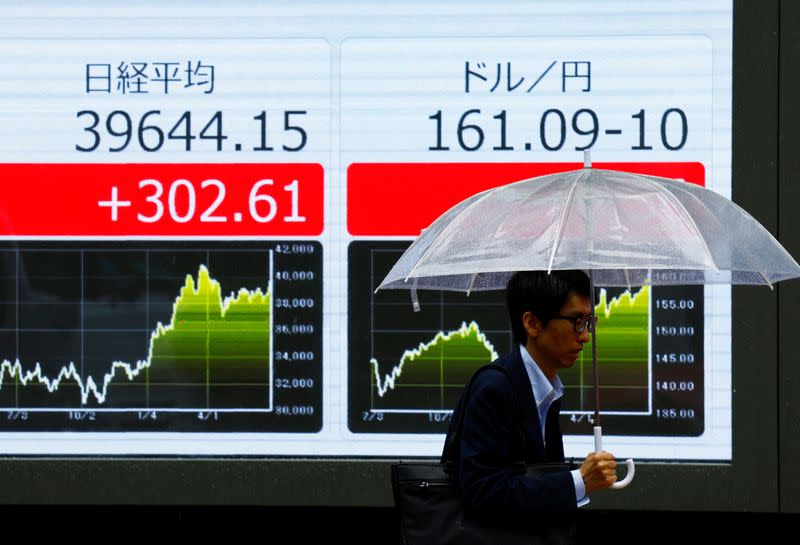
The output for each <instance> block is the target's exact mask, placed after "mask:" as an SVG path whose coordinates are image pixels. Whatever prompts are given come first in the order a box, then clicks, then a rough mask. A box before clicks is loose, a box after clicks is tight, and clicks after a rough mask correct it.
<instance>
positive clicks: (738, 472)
mask: <svg viewBox="0 0 800 545" xmlns="http://www.w3.org/2000/svg"><path fill="white" fill-rule="evenodd" d="M733 26H734V37H733V49H734V84H733V89H734V90H733V158H732V165H733V197H734V200H736V201H737V202H739V203H741V204H742V205H743V206H745V208H747V209H748V211H750V212H751V214H753V215H754V216H755V217H756V218H757V219H758V220H759V221H761V222H762V223H763V224H764V225H765V226H766V227H767V228H768V229H770V230H771V231H772V232H773V234H775V235H777V236H778V238H779V240H780V241H781V242H782V243H783V244H784V245H785V246H786V248H787V250H789V252H790V253H791V254H793V255H794V256H800V210H797V209H796V208H797V207H798V205H800V134H799V133H800V98H798V97H800V2H797V1H795V0H762V1H760V2H752V1H746V0H737V1H735V2H734V25H733ZM799 309H800V281H790V282H786V283H784V284H781V285H779V286H778V287H776V289H775V291H774V292H768V291H766V289H765V288H752V287H744V288H735V289H734V308H733V312H734V330H733V339H734V341H733V342H734V347H733V352H734V363H733V388H734V393H733V404H734V414H733V424H734V460H733V462H732V463H731V464H718V465H709V466H701V465H697V466H691V467H690V466H685V465H682V464H681V465H673V466H670V465H664V464H661V465H658V464H643V465H642V466H641V468H640V469H639V470H637V486H636V487H635V488H636V490H631V491H627V490H626V491H625V492H621V493H618V494H612V493H607V494H606V495H602V494H598V495H597V498H593V500H592V508H591V509H590V510H586V511H582V512H580V513H579V524H580V528H581V529H582V535H583V536H584V538H585V539H584V540H583V541H584V542H589V540H590V539H591V541H592V542H594V543H597V542H600V543H604V542H606V540H608V541H609V542H614V543H634V542H636V543H640V542H645V543H668V542H669V543H673V542H682V543H700V542H703V543H706V542H709V541H712V542H718V541H721V540H723V539H730V540H731V541H733V540H734V539H736V540H737V541H738V540H744V539H754V538H761V540H764V538H766V540H767V541H772V539H770V538H772V537H774V536H776V535H777V534H776V532H778V531H780V530H781V529H789V530H793V528H795V527H796V525H797V523H798V522H800V521H799V520H798V516H797V515H792V514H790V513H800V463H799V462H798V460H800V433H799V432H800V358H798V356H797V355H796V350H797V349H796V348H795V343H794V341H795V339H796V338H797V337H798V334H799V333H798V332H797V325H798V324H799V323H800V316H799V315H798V312H800V310H799ZM389 463H390V462H388V461H385V462H369V461H346V460H337V461H308V460H305V461H304V460H293V461H289V460H285V461H271V462H254V461H223V462H220V461H203V460H192V461H188V460H161V461H142V460H135V461H131V460H97V461H90V462H87V461H86V460H53V459H50V460H35V461H34V460H14V459H5V460H0V474H1V475H4V483H3V485H2V486H0V501H3V499H4V498H5V501H6V502H7V501H9V498H10V497H12V496H11V495H10V493H9V492H10V491H11V492H13V497H14V498H15V500H14V501H16V502H29V503H31V504H35V503H41V502H42V501H43V499H44V498H46V500H45V501H47V502H49V503H52V504H55V505H53V506H50V507H44V506H31V507H21V506H18V507H13V508H4V509H3V513H4V515H5V517H4V519H5V520H9V521H12V520H13V521H16V522H17V523H18V524H20V525H25V526H28V527H30V525H32V524H36V525H38V526H37V527H38V528H39V529H41V531H44V532H47V531H50V530H52V531H53V532H54V533H55V532H56V531H58V532H59V533H61V532H63V531H64V529H65V528H70V527H73V525H74V527H76V528H77V527H84V526H85V527H93V528H94V529H95V531H108V530H112V529H117V528H126V533H127V532H130V533H132V534H133V535H138V534H139V532H141V535H145V534H154V533H156V532H155V530H154V527H155V526H157V525H160V526H162V527H163V531H165V532H168V533H171V532H174V533H175V534H176V535H183V536H185V535H187V534H193V535H200V536H202V535H205V532H206V531H225V532H227V531H231V530H236V531H237V533H238V531H243V532H245V533H246V534H247V536H248V537H249V538H250V539H254V540H256V539H257V540H258V541H262V540H267V539H273V538H275V537H277V536H279V535H286V533H287V532H288V533H291V534H294V535H293V538H292V541H293V542H294V543H304V542H318V543H325V542H328V541H333V538H334V537H337V538H340V537H344V538H345V539H347V540H348V543H387V544H392V543H399V535H398V533H397V530H396V524H395V522H396V521H395V518H394V513H393V511H392V509H391V508H390V507H389V505H390V504H391V496H390V490H389V487H388V465H389ZM148 484H150V485H152V486H148ZM2 490H5V493H3V492H2ZM165 490H167V492H166V493H165V492H164V491H165ZM215 498H218V499H217V500H215ZM85 503H89V504H98V505H100V504H106V505H104V506H102V507H93V506H73V507H63V505H65V504H85ZM194 503H219V504H227V505H234V506H233V507H189V506H190V505H191V504H194ZM109 504H110V505H109ZM121 504H126V506H125V507H122V506H121ZM147 504H165V505H170V506H162V507H143V505H147ZM257 504H261V505H271V507H253V505H257ZM113 505H120V506H118V507H114V506H113ZM137 505H138V507H137ZM236 505H248V507H235V506H236ZM312 505H313V506H312ZM642 509H646V510H642ZM42 521H45V522H47V524H46V525H42Z"/></svg>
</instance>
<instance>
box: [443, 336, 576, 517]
mask: <svg viewBox="0 0 800 545" xmlns="http://www.w3.org/2000/svg"><path fill="white" fill-rule="evenodd" d="M494 363H495V364H497V365H501V366H503V367H505V368H506V369H508V371H509V373H510V375H511V378H512V380H513V381H514V384H513V385H512V384H511V383H510V382H509V380H508V378H507V377H506V375H505V374H504V373H501V372H500V371H497V370H487V371H484V372H482V373H480V374H479V375H478V376H477V377H476V379H475V381H474V383H473V385H472V389H471V390H470V392H469V395H468V399H467V403H466V406H465V409H464V422H463V430H462V438H461V443H460V459H459V461H460V463H459V466H458V475H457V478H458V482H459V487H460V490H461V496H462V501H463V503H464V507H465V509H466V510H467V512H472V513H476V514H480V515H486V516H494V515H495V514H497V515H504V516H508V515H510V516H514V515H518V514H531V513H534V512H537V511H552V510H558V511H571V510H575V509H576V508H577V507H576V503H577V501H576V498H575V485H574V483H573V480H572V475H570V473H569V471H559V472H554V473H547V474H542V475H538V476H536V477H530V476H526V475H524V474H521V473H520V471H519V464H518V462H519V461H520V460H519V455H520V454H519V453H520V452H522V453H524V457H525V462H526V463H528V464H531V463H542V462H563V461H564V444H563V440H562V436H561V429H560V426H559V423H558V413H559V409H560V406H561V404H560V400H559V401H556V402H554V403H553V404H552V406H551V407H550V411H549V412H548V415H547V422H546V426H545V433H546V436H547V437H546V439H547V441H546V446H545V444H544V442H543V441H542V432H541V426H540V425H539V413H538V411H537V409H536V403H535V402H534V398H533V391H532V389H531V382H530V379H529V378H528V373H527V372H526V371H525V365H524V363H523V362H522V356H521V355H520V353H519V347H517V348H515V349H514V350H513V351H512V352H511V353H509V354H507V355H505V356H503V357H502V358H500V359H498V360H497V361H495V362H494ZM464 395H466V393H465V394H464ZM520 418H521V419H522V429H523V430H524V442H523V438H522V437H520V434H519V429H520V428H519V423H518V422H519V420H518V419H520ZM455 421H456V418H455V416H454V417H453V419H452V422H453V423H454V422H455ZM453 428H454V426H453V425H452V424H451V429H450V431H449V432H448V437H449V436H450V435H451V434H452V433H453V432H454V429H453ZM445 444H447V443H445ZM520 447H522V448H520ZM515 462H516V464H515ZM515 465H516V468H515Z"/></svg>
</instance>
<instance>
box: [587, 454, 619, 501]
mask: <svg viewBox="0 0 800 545" xmlns="http://www.w3.org/2000/svg"><path fill="white" fill-rule="evenodd" d="M581 477H583V484H584V485H586V493H587V494H588V493H589V492H592V491H593V490H602V489H603V488H608V487H610V486H611V485H612V484H614V483H615V482H617V462H616V461H615V460H614V456H613V455H612V454H611V453H610V452H606V451H601V452H593V453H591V454H590V455H589V456H587V457H586V460H584V462H583V465H582V466H581Z"/></svg>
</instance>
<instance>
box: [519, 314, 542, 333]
mask: <svg viewBox="0 0 800 545" xmlns="http://www.w3.org/2000/svg"><path fill="white" fill-rule="evenodd" d="M522 325H523V326H525V331H526V332H527V333H528V337H534V338H535V337H538V336H539V332H540V331H541V330H542V327H543V326H542V321H541V320H540V319H539V318H538V317H537V316H536V315H535V314H534V313H533V312H531V311H529V310H528V311H525V312H524V313H523V314H522Z"/></svg>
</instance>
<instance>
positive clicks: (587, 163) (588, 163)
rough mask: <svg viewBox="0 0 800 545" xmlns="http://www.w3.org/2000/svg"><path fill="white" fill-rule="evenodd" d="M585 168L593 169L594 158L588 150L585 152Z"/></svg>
mask: <svg viewBox="0 0 800 545" xmlns="http://www.w3.org/2000/svg"><path fill="white" fill-rule="evenodd" d="M583 168H592V156H591V154H590V153H589V150H588V149H585V150H583Z"/></svg>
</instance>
